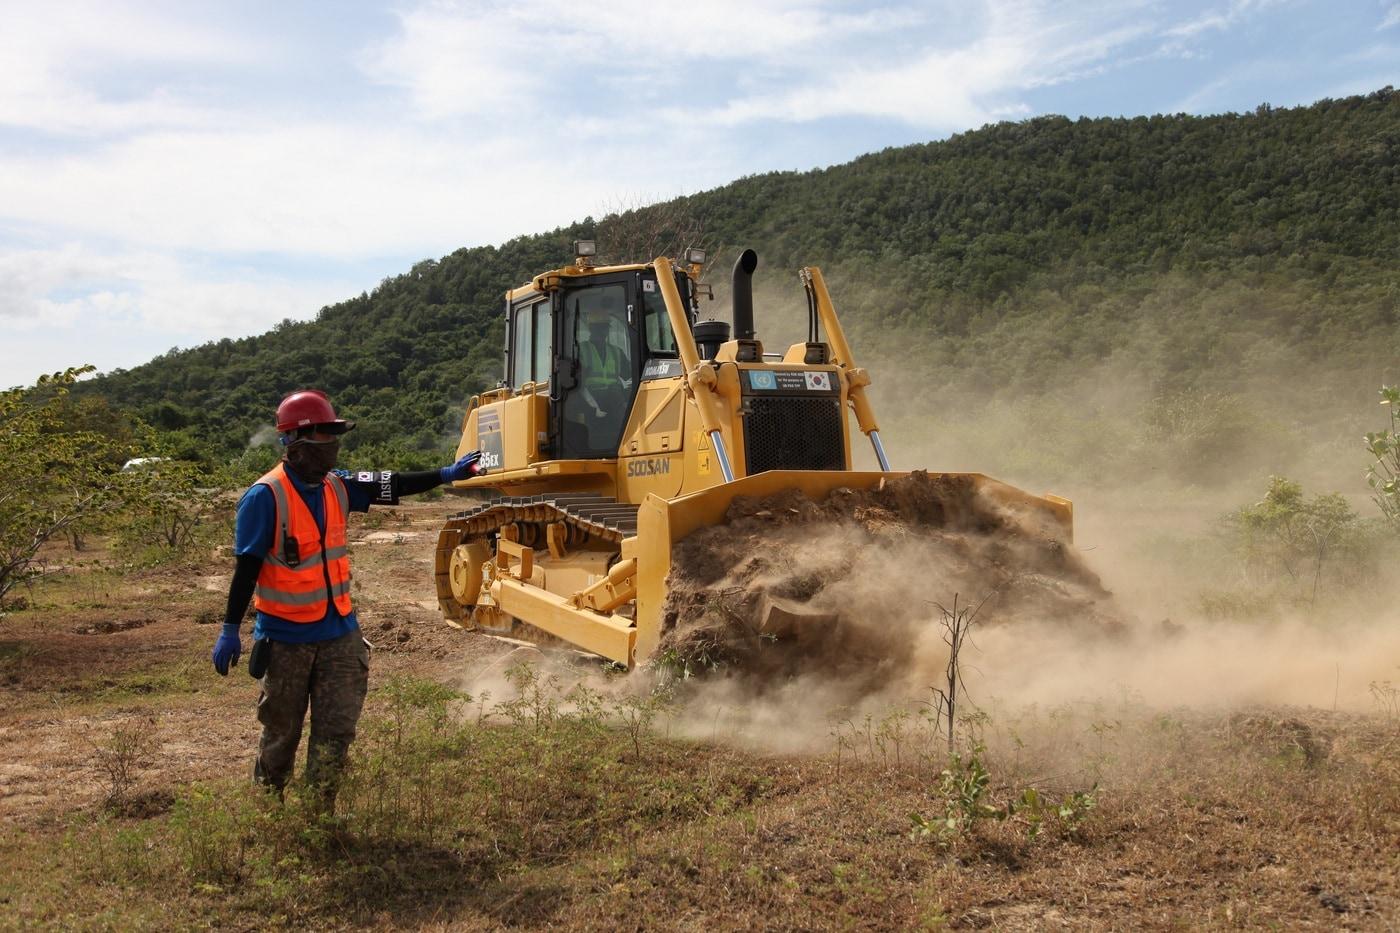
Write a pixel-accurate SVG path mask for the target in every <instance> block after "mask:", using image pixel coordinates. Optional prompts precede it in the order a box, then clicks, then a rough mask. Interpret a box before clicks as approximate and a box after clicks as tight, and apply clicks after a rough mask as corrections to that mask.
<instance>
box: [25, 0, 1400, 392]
mask: <svg viewBox="0 0 1400 933" xmlns="http://www.w3.org/2000/svg"><path fill="white" fill-rule="evenodd" d="M0 22H3V23H4V29H3V30H0V386H5V385H15V384H19V383H26V382H30V381H32V380H33V379H34V378H35V377H36V376H37V375H38V374H39V373H42V372H46V371H52V370H57V369H61V368H63V367H65V366H69V365H76V364H80V363H87V362H91V363H95V364H96V365H97V366H98V367H99V368H101V369H104V370H106V369H111V368H114V367H118V366H132V365H135V364H138V363H141V362H143V361H145V360H147V359H149V358H151V357H152V356H154V355H156V354H158V353H161V352H164V351H165V350H168V349H170V348H171V347H175V346H181V347H184V346H192V345H195V344H198V343H202V342H204V341H206V340H209V339H214V338H218V337H223V336H243V335H246V334H252V333H259V332H261V331H264V330H266V329H267V328H269V327H271V326H272V325H273V324H275V323H276V322H277V321H279V320H281V319H282V318H286V317H292V318H305V317H310V316H313V315H314V314H315V312H316V311H317V309H318V308H320V307H321V306H322V305H324V304H327V303H330V302H333V301H336V300H339V299H341V298H344V297H348V296H350V295H353V294H358V293H359V292H360V291H362V290H367V289H371V288H373V287H374V286H375V284H377V283H378V282H379V281H380V280H381V279H382V278H384V277H385V276H388V275H393V274H396V273H399V272H402V271H405V270H406V269H407V268H408V266H409V265H411V264H412V263H413V262H415V261H417V260H419V259H422V258H425V257H437V256H441V255H443V254H446V253H449V252H451V251H452V250H455V249H457V248H459V247H462V246H475V245H481V244H488V243H499V242H502V241H504V240H507V239H509V238H511V237H513V236H516V235H519V234H523V233H535V232H539V231H542V230H547V229H553V228H554V227H557V226H560V225H563V224H567V223H569V222H571V221H573V220H576V219H579V218H582V217H584V216H586V215H589V214H593V215H599V214H603V213H606V212H608V211H609V210H611V209H616V208H618V207H626V206H633V205H636V204H640V203H645V202H648V201H654V200H659V199H664V198H667V197H670V196H673V195H676V194H682V193H690V192H695V191H700V190H704V189H707V188H711V187H714V186H716V185H721V184H724V183H725V182H727V181H730V180H732V179H734V178H737V177H739V176H742V175H747V174H753V173H757V172H764V171H769V170H772V169H807V168H813V167H817V166H825V165H831V164H834V163H839V162H844V161H847V160H849V159H851V158H854V157H855V156H858V155H860V154H861V153H864V152H869V151H872V150H877V149H881V148H883V147H885V146H896V145H904V144H907V143H914V142H923V141H927V140H931V139H940V138H943V137H946V136H948V135H949V134H950V133H955V132H959V131H962V130H967V129H972V128H975V127H978V126H981V125H983V124H985V123H987V122H991V121H996V120H1003V119H1012V120H1015V119H1023V118H1026V117H1031V116H1035V115H1039V114H1045V113H1063V114H1068V115H1070V116H1079V115H1090V116H1100V115H1109V116H1116V115H1134V114H1150V113H1174V112H1189V113H1218V112H1223V111H1244V110H1250V109H1253V108H1254V107H1255V106H1257V105H1258V104H1259V103H1261V102H1267V103H1270V104H1273V105H1274V106H1290V105H1295V104H1301V103H1309V102H1312V101H1314V100H1317V99H1320V98H1323V97H1340V96H1345V95H1348V94H1354V93H1364V92H1367V91H1372V90H1376V89H1378V88H1380V87H1384V86H1385V85H1388V84H1389V85H1396V84H1400V0H1384V2H1380V0H1352V2H1338V0H1333V2H1318V0H1194V2H1180V3H1175V2H1148V0H1141V2H1135V0H1122V2H1098V3H1089V2H1074V0H1060V2H1050V0H1042V2H1037V0H989V2H982V3H974V2H967V0H964V2H941V0H926V2H922V3H878V2H871V3H837V2H818V0H774V2H767V0H744V2H740V0H722V2H710V3H705V2H699V3H697V2H689V3H684V4H678V3H667V2H657V0H609V2H606V3H598V4H589V3H587V2H583V3H580V2H577V0H571V2H567V3H566V2H562V0H511V2H437V0H433V2H414V0H405V2H401V3H393V4H384V3H372V2H341V3H334V4H332V3H322V4H314V3H287V2H285V0H284V2H279V3H270V2H240V3H236V4H228V3H199V2H189V0H185V2H178V3H175V2H172V3H140V2H123V3H112V2H88V3H83V2H74V3H67V2H61V0H55V2H46V3H42V4H37V3H33V2H31V0H0Z"/></svg>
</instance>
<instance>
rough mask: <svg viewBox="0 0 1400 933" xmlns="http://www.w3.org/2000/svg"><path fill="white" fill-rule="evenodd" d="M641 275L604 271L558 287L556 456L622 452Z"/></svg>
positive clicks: (635, 360)
mask: <svg viewBox="0 0 1400 933" xmlns="http://www.w3.org/2000/svg"><path fill="white" fill-rule="evenodd" d="M636 307H637V296H636V277H635V276H633V275H629V274H627V273H617V274H611V275H600V276H597V277H594V278H591V279H589V280H588V281H587V282H586V283H582V284H573V285H567V286H565V287H564V288H563V289H561V291H560V302H559V307H558V312H557V313H556V315H555V319H556V321H557V328H556V330H555V335H556V341H555V345H556V346H557V347H559V354H558V356H556V358H555V378H554V379H553V380H552V382H553V394H552V395H551V402H552V405H553V407H554V417H553V418H551V422H552V424H553V425H555V426H556V431H555V436H554V438H553V440H554V443H555V449H556V450H558V451H559V457H560V458H561V459H565V460H596V459H604V458H608V459H610V458H613V457H616V456H617V455H618V447H619V445H620V444H621V442H622V432H623V429H624V428H625V427H626V426H627V416H628V414H629V412H631V410H632V404H633V401H634V400H635V398H636V394H637V383H638V378H639V376H640V370H641V357H642V354H641V352H640V346H639V344H638V333H637V317H638V315H637V313H636Z"/></svg>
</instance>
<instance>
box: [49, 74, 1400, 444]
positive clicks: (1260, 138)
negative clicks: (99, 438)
mask: <svg viewBox="0 0 1400 933" xmlns="http://www.w3.org/2000/svg"><path fill="white" fill-rule="evenodd" d="M1398 154H1400V96H1397V95H1396V94H1395V93H1394V92H1393V91H1392V90H1391V89H1389V88H1387V89H1385V90H1383V91H1379V92H1377V93H1374V94H1371V95H1368V96H1365V97H1353V98H1347V99H1343V100H1328V101H1323V102H1320V103H1317V104H1315V105H1312V106H1308V107H1300V108H1294V109H1275V108H1270V107H1267V106H1261V107H1260V108H1258V109H1257V110H1256V111H1254V112H1252V113H1248V114H1230V115H1224V116H1212V117H1193V116H1184V115H1176V116H1155V117H1137V118H1132V119H1080V120H1069V119H1065V118H1063V117H1042V118H1037V119H1033V120H1028V121H1025V122H1021V123H1002V124H997V125H994V126H988V127H985V128H983V129H980V130H976V131H973V132H968V133H963V134H960V135H957V136H954V137H952V138H950V139H948V140H946V141H942V142H935V143H929V144H926V145H917V146H907V147H903V148H898V149H887V150H885V151H883V152H879V153H875V154H872V155H868V156H865V157H862V158H860V159H857V160H855V161H854V162H851V163H849V164H845V165H840V166H835V167H833V168H829V169H824V170H820V171H812V172H801V173H798V172H774V173H770V174H765V175H758V176H753V177H747V178H743V179H740V180H738V181H736V182H734V183H732V184H729V185H726V186H724V187H722V188H718V189H716V190H713V191H709V192H705V193H702V194H697V195H694V196H691V197H688V198H683V199H679V200H677V201H674V202H669V203H667V204H662V205H657V206H655V207H652V208H647V209H645V210H643V211H641V212H632V213H631V214H627V215H623V216H621V217H617V216H613V217H609V218H604V219H602V220H599V221H597V222H594V221H593V220H592V219H589V220H585V221H582V222H580V223H577V224H575V225H573V226H571V227H569V228H566V229H560V230H556V231H553V232H551V233H544V234H540V235H537V236H530V237H522V238H519V239H516V240H512V241H510V242H508V243H506V244H504V245H502V246H485V247H476V248H472V249H460V250H458V251H456V252H454V253H452V254H450V255H448V256H445V257H443V258H442V259H440V260H425V261H423V262H420V263H419V264H417V265H415V266H414V267H413V268H412V269H411V270H409V271H407V272H405V273H404V274H402V275H399V276H397V277H394V278H391V279H387V280H385V281H384V282H382V283H380V285H379V286H378V287H377V288H375V289H374V290H373V291H372V292H369V293H367V294H361V295H360V296H358V297H354V298H351V299H349V300H347V301H344V302H341V303H339V304H336V305H332V306H329V307H327V308H324V309H322V310H321V312H320V313H319V315H318V316H317V318H316V319H315V320H314V321H310V322H305V323H294V322H290V321H286V322H283V323H282V324H281V325H279V326H278V327H276V328H274V329H273V330H272V331H270V332H268V333H266V334H263V335H261V336H258V337H253V338H248V339H243V340H227V339H226V340H220V341H216V342H213V343H209V344H206V345H204V346H200V347H197V348H194V349H191V350H185V351H178V352H171V353H168V354H165V355H163V356H161V357H158V358H156V359H154V360H152V361H151V362H149V363H147V364H144V365H142V366H139V367H136V368H135V369H132V370H129V371H117V372H114V373H111V374H109V375H106V376H104V377H102V378H100V379H97V380H94V381H92V382H90V383H88V384H87V387H86V390H87V391H91V392H100V393H102V394H104V395H105V396H106V397H107V398H108V399H109V400H110V401H111V402H112V403H114V404H118V405H121V406H124V407H128V408H130V409H132V410H134V411H136V412H137V413H138V414H140V415H141V416H142V417H144V418H145V419H146V420H148V421H150V422H152V423H154V424H156V425H157V426H160V427H162V428H166V429H171V430H175V431H177V432H183V433H185V434H186V435H188V436H189V437H190V438H191V439H198V440H199V441H200V442H201V443H202V445H203V446H204V449H205V450H207V451H209V452H210V453H216V452H217V453H222V454H234V453H236V452H238V451H240V450H241V449H243V447H244V446H245V445H246V444H247V443H248V440H249V437H250V436H251V435H252V434H253V433H254V432H255V431H256V430H257V428H258V427H259V426H260V425H265V424H266V423H267V421H268V420H269V413H270V412H271V410H272V408H273V406H274V405H275V404H276V402H277V400H278V398H279V397H280V396H281V395H282V394H283V393H284V392H285V391H287V390H289V389H291V388H295V387H298V386H302V385H315V386H320V387H323V388H325V389H326V390H327V391H329V392H330V393H331V395H332V396H333V397H334V399H335V400H336V403H337V406H338V407H339V408H341V409H343V410H344V411H345V412H346V413H347V414H349V415H350V416H352V417H355V418H357V419H359V422H360V428H359V430H357V431H356V432H354V434H352V435H351V438H352V439H353V440H354V442H355V444H356V445H365V444H371V445H375V447H376V448H377V449H378V452H380V453H386V451H384V450H382V449H380V448H379V445H386V446H388V447H390V448H393V449H396V451H397V453H398V454H400V455H407V454H408V452H409V451H412V450H422V451H424V452H425V455H426V452H427V451H431V452H432V454H433V455H436V454H437V452H438V451H440V450H441V449H442V448H443V446H444V445H445V444H446V442H447V439H448V438H450V437H451V436H452V434H453V433H454V432H455V430H456V427H457V424H458V421H459V419H460V412H461V405H462V403H463V402H464V401H465V399H466V398H468V397H469V396H470V395H471V394H472V393H474V392H476V391H478V390H480V389H481V388H483V387H485V386H487V385H490V384H493V383H494V382H495V380H496V379H497V377H498V375H499V371H500V362H499V358H500V351H501V321H500V319H501V308H502V293H503V292H504V291H505V290H506V289H507V288H510V287H513V286H515V285H517V284H519V283H521V282H523V281H525V280H527V279H528V278H529V277H530V276H532V275H533V274H535V273H536V272H539V271H541V270H543V269H547V268H553V267H557V266H558V265H560V264H561V263H562V262H564V261H566V260H567V259H568V257H569V255H570V249H569V244H570V241H571V240H573V239H575V238H577V237H580V236H590V235H596V236H597V237H598V239H599V240H600V245H601V247H602V249H603V250H604V252H607V251H608V248H609V236H610V233H611V234H616V237H615V241H616V240H622V239H625V238H626V236H627V231H628V230H632V231H635V230H636V229H639V228H646V227H648V226H649V225H650V226H653V227H654V226H656V225H657V224H658V223H665V222H670V221H674V222H676V223H683V224H692V223H697V222H698V223H702V224H703V226H704V230H705V235H706V239H707V240H708V241H709V242H710V244H712V245H721V246H723V247H724V250H723V252H722V255H721V256H720V261H719V262H718V263H717V265H716V270H717V273H716V274H714V275H713V276H712V277H713V278H715V279H717V280H718V282H719V283H720V284H721V286H722V283H723V279H724V278H725V276H726V274H727V273H726V271H725V270H727V268H728V264H729V263H730V262H731V261H732V253H733V251H734V250H735V249H737V248H739V247H741V246H753V247H754V248H756V249H758V250H759V252H760V254H761V255H762V256H763V263H764V264H763V270H762V272H763V273H764V274H766V275H771V276H773V277H774V278H775V279H776V278H778V277H779V273H781V274H782V276H783V277H788V276H787V272H788V270H791V269H795V268H796V267H797V266H799V265H804V264H818V265H822V266H823V267H824V269H825V270H826V272H827V277H828V280H829V281H830V282H831V283H832V285H833V291H834V292H835V293H836V297H837V299H838V304H839V305H840V306H841V308H842V310H843V312H844V314H845V315H846V316H847V318H848V320H849V321H850V322H851V325H852V328H853V329H854V330H855V331H856V332H857V333H861V334H866V335H869V336H870V338H871V341H872V343H878V344H879V345H880V346H884V347H893V346H896V345H903V344H904V342H906V341H907V340H908V339H910V337H913V338H915V340H916V345H917V346H918V347H919V348H920V349H919V352H921V353H923V354H925V356H926V357H927V358H929V359H930V360H935V361H936V362H937V363H938V364H939V365H940V366H943V367H945V368H952V369H959V368H961V369H968V368H973V369H975V371H976V373H975V379H977V380H981V381H982V383H983V384H985V385H986V386H994V387H1000V388H1002V389H1005V387H1007V386H1014V385H1020V384H1026V383H1027V380H1030V381H1031V383H1041V384H1043V383H1045V382H1046V381H1049V380H1053V378H1054V374H1053V372H1052V370H1054V369H1055V368H1056V367H1058V368H1059V369H1062V370H1063V369H1065V368H1066V366H1065V365H1064V364H1070V366H1071V367H1072V365H1073V364H1075V363H1076V361H1077V360H1079V359H1081V358H1083V359H1102V358H1104V357H1107V356H1109V355H1111V354H1112V353H1113V352H1114V350H1115V347H1116V346H1118V344H1119V343H1120V342H1122V341H1128V342H1131V341H1137V342H1138V343H1139V344H1140V345H1142V346H1143V347H1146V348H1147V349H1146V350H1144V354H1145V355H1146V356H1150V357H1151V358H1150V359H1144V360H1143V361H1142V366H1143V372H1144V377H1145V378H1150V379H1155V380H1159V381H1161V382H1163V383H1164V384H1167V383H1172V384H1175V385H1176V387H1177V388H1180V387H1181V386H1189V384H1190V383H1192V382H1193V381H1196V380H1199V379H1206V380H1208V379H1209V376H1208V375H1207V374H1206V373H1205V367H1206V366H1207V364H1208V363H1209V362H1210V360H1211V359H1212V358H1213V357H1218V354H1219V352H1220V351H1221V348H1222V346H1223V347H1224V348H1225V349H1226V350H1227V351H1228V350H1229V348H1230V347H1231V346H1233V344H1232V343H1231V341H1232V340H1238V341H1239V343H1238V346H1240V347H1243V348H1250V347H1254V346H1256V345H1257V343H1258V340H1261V339H1267V341H1269V342H1271V345H1272V346H1278V347H1284V348H1285V349H1287V348H1289V347H1291V348H1293V349H1292V350H1289V351H1288V352H1294V351H1296V352H1297V353H1301V354H1304V355H1308V354H1311V355H1313V356H1316V357H1318V358H1321V357H1324V356H1328V355H1335V354H1338V353H1349V352H1351V351H1352V350H1355V349H1358V348H1364V349H1365V352H1366V354H1369V355H1368V356H1367V358H1368V359H1370V358H1379V356H1383V355H1384V354H1387V353H1389V354H1394V353H1395V351H1396V350H1400V346H1397V343H1396V330H1397V329H1396V327H1395V325H1396V322H1397V302H1400V273H1397V262H1396V261H1397V257H1400V168H1398V167H1397V158H1398ZM652 232H653V233H654V232H655V231H654V230H653V231H652ZM609 258H615V259H622V258H626V259H636V258H639V257H635V256H628V257H619V256H611V257H609ZM1167 292H1169V293H1170V294H1171V295H1172V296H1173V297H1172V301H1171V302H1170V307H1167V306H1166V304H1165V303H1164V302H1162V301H1161V300H1159V299H1160V296H1161V295H1163V294H1164V293H1167ZM1145 322H1147V323H1145ZM1149 323H1150V328H1151V329H1152V335H1151V339H1147V338H1144V337H1143V332H1144V331H1143V328H1144V327H1146V326H1149ZM761 326H762V324H761V321H760V327H761ZM1241 335H1243V336H1241ZM1120 337H1121V338H1122V341H1120V340H1119V338H1120ZM1256 338H1257V339H1256ZM1144 341H1146V342H1144ZM74 362H75V363H78V362H81V361H80V360H75V361H74ZM1215 362H1217V363H1218V362H1219V360H1218V358H1216V359H1215ZM945 381H946V379H945ZM394 452H395V451H394V450H391V451H387V453H394ZM408 459H415V458H413V457H412V456H408Z"/></svg>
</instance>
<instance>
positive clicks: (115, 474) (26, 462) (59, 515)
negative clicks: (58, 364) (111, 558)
mask: <svg viewBox="0 0 1400 933" xmlns="http://www.w3.org/2000/svg"><path fill="white" fill-rule="evenodd" d="M92 369H93V367H91V366H83V367H78V368H74V369H69V370H66V371H64V372H61V373H55V374H54V375H51V376H42V377H40V379H39V380H38V382H36V383H35V384H34V385H33V386H32V387H29V388H16V389H9V390H6V391H4V392H0V475H3V476H4V477H5V478H6V483H5V484H4V485H3V486H0V603H3V602H4V599H5V596H6V595H7V594H8V593H9V592H10V590H12V589H13V588H14V587H16V586H18V585H19V584H21V583H23V582H25V581H26V580H28V579H30V578H31V577H32V576H34V574H35V573H36V572H37V571H36V569H35V566H34V562H35V559H36V557H37V555H38V553H39V549H40V548H42V547H43V546H44V544H45V543H46V542H47V541H48V540H49V539H50V538H52V537H54V536H55V535H62V534H64V533H65V532H66V531H67V529H68V528H70V527H72V526H74V525H75V524H77V523H78V522H80V521H81V520H82V519H84V518H85V517H87V516H89V515H92V514H94V513H97V512H100V511H102V510H103V509H106V508H108V507H109V506H110V505H112V504H113V503H114V502H115V501H117V499H118V498H119V496H120V487H121V465H122V463H123V462H124V461H125V460H126V459H128V458H129V457H131V456H132V455H133V453H134V448H133V447H132V445H131V443H130V442H128V441H123V440H119V439H116V438H114V437H112V436H111V435H110V434H106V433H103V432H102V431H101V430H97V429H95V428H94V427H92V426H87V425H75V423H74V422H73V420H72V419H71V418H69V417H67V415H68V413H69V412H70V411H71V409H69V408H68V407H67V406H65V404H64V399H65V397H66V396H67V394H68V388H69V386H71V385H72V384H73V383H74V382H76V381H77V379H78V377H79V376H82V375H83V374H85V373H89V372H92Z"/></svg>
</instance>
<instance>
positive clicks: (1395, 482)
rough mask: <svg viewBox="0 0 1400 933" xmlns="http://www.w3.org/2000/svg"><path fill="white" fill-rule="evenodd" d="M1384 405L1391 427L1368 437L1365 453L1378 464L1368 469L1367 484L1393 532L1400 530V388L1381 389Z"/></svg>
mask: <svg viewBox="0 0 1400 933" xmlns="http://www.w3.org/2000/svg"><path fill="white" fill-rule="evenodd" d="M1381 404H1382V405H1384V406H1386V408H1387V409H1388V414H1389V415H1390V426H1389V427H1388V428H1387V429H1385V430H1383V431H1376V432H1374V433H1371V432H1368V433H1367V434H1366V449H1367V450H1368V451H1369V452H1370V454H1371V456H1372V457H1374V458H1375V462H1374V463H1372V464H1371V465H1370V466H1369V467H1367V468H1366V482H1367V483H1369V484H1370V486H1371V489H1372V490H1374V493H1373V498H1374V499H1375V500H1376V505H1378V506H1379V507H1380V510H1381V514H1382V515H1384V516H1385V519H1386V521H1387V522H1389V523H1390V526H1391V527H1392V528H1395V529H1396V530H1400V386H1382V387H1381Z"/></svg>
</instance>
